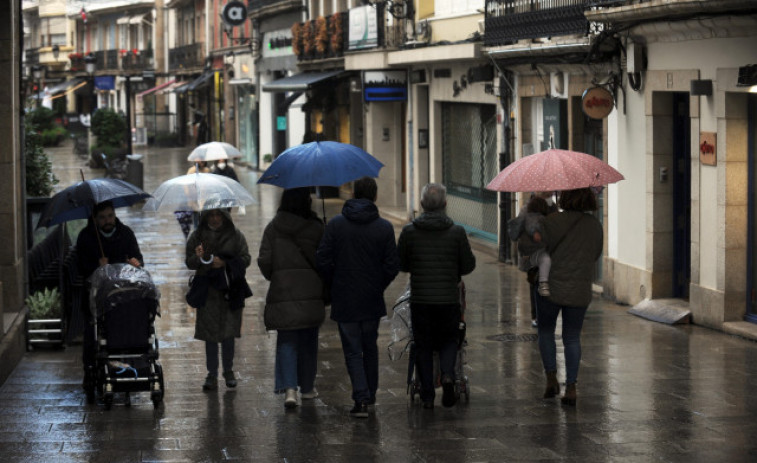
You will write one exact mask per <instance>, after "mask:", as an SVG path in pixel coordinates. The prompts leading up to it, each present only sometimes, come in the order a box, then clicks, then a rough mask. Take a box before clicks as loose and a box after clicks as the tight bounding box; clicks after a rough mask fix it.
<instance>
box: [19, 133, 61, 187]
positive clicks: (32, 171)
mask: <svg viewBox="0 0 757 463" xmlns="http://www.w3.org/2000/svg"><path fill="white" fill-rule="evenodd" d="M24 162H25V164H26V165H25V169H26V195H27V196H50V193H52V191H53V186H54V185H56V184H57V183H58V178H57V177H56V176H55V174H53V164H52V162H50V159H49V158H48V157H47V154H46V153H45V150H44V149H43V148H42V136H41V135H40V134H39V132H37V129H36V127H35V126H34V124H32V123H31V122H30V121H29V120H25V123H24Z"/></svg>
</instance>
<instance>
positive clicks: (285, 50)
mask: <svg viewBox="0 0 757 463" xmlns="http://www.w3.org/2000/svg"><path fill="white" fill-rule="evenodd" d="M261 52H262V55H263V58H274V57H276V56H291V55H294V52H293V51H292V29H290V28H286V29H277V30H275V31H270V32H265V33H263V48H262V50H261Z"/></svg>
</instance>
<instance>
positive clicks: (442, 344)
mask: <svg viewBox="0 0 757 463" xmlns="http://www.w3.org/2000/svg"><path fill="white" fill-rule="evenodd" d="M446 191H447V190H446V188H445V187H444V185H441V184H438V183H429V184H428V185H426V186H424V187H423V191H422V192H421V206H422V207H423V213H422V214H421V215H420V216H419V217H418V218H416V219H415V220H413V221H412V222H411V223H409V224H407V225H405V227H404V228H403V229H402V233H401V234H400V238H399V243H398V245H397V247H398V252H399V256H400V269H401V270H402V271H403V272H409V273H410V312H411V315H410V317H411V321H412V327H413V341H414V342H415V352H416V366H417V371H418V377H419V379H420V383H421V391H420V396H421V401H422V402H423V407H424V408H434V397H435V391H434V378H433V353H434V351H435V350H436V351H438V352H439V368H440V370H441V380H442V389H443V395H442V405H444V406H445V407H451V406H453V405H454V404H455V401H456V398H455V389H454V384H455V358H456V356H457V347H458V342H459V326H460V320H461V311H460V287H459V285H460V283H461V277H462V276H463V275H467V274H468V273H471V272H472V271H473V269H475V268H476V258H475V256H474V255H473V252H472V251H471V247H470V243H469V242H468V237H467V235H466V234H465V229H464V228H463V227H461V226H459V225H455V224H454V222H452V219H450V218H449V217H447V214H446V213H445V208H446V206H447V193H446Z"/></svg>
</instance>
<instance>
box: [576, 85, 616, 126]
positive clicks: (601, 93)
mask: <svg viewBox="0 0 757 463" xmlns="http://www.w3.org/2000/svg"><path fill="white" fill-rule="evenodd" d="M614 101H615V99H614V98H613V97H612V93H610V91H609V90H607V89H606V88H604V87H592V88H588V89H586V90H585V91H584V94H583V97H581V107H582V108H583V111H584V114H586V115H587V116H589V117H590V118H592V119H604V118H605V117H607V116H609V115H610V113H611V112H612V108H613V107H614V106H615V104H614Z"/></svg>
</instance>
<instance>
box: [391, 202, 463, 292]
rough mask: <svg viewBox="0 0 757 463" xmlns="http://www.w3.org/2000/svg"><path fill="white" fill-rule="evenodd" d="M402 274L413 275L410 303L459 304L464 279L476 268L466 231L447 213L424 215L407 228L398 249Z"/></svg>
mask: <svg viewBox="0 0 757 463" xmlns="http://www.w3.org/2000/svg"><path fill="white" fill-rule="evenodd" d="M397 248H398V252H399V256H400V270H402V271H403V272H409V273H410V302H414V303H417V304H431V305H441V304H454V303H456V302H458V301H459V300H460V299H459V290H458V286H457V285H458V283H459V281H460V277H462V276H463V275H467V274H469V273H471V272H472V271H473V269H475V268H476V257H475V256H474V255H473V252H472V251H471V247H470V243H469V242H468V237H467V235H466V234H465V229H464V228H463V227H461V226H459V225H455V224H454V222H452V219H450V218H449V217H447V215H446V214H444V213H443V212H424V213H422V214H421V215H420V216H419V217H418V218H416V219H415V220H413V221H412V222H411V223H409V224H407V225H405V227H404V228H403V229H402V233H401V234H400V238H399V243H398V245H397Z"/></svg>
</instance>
